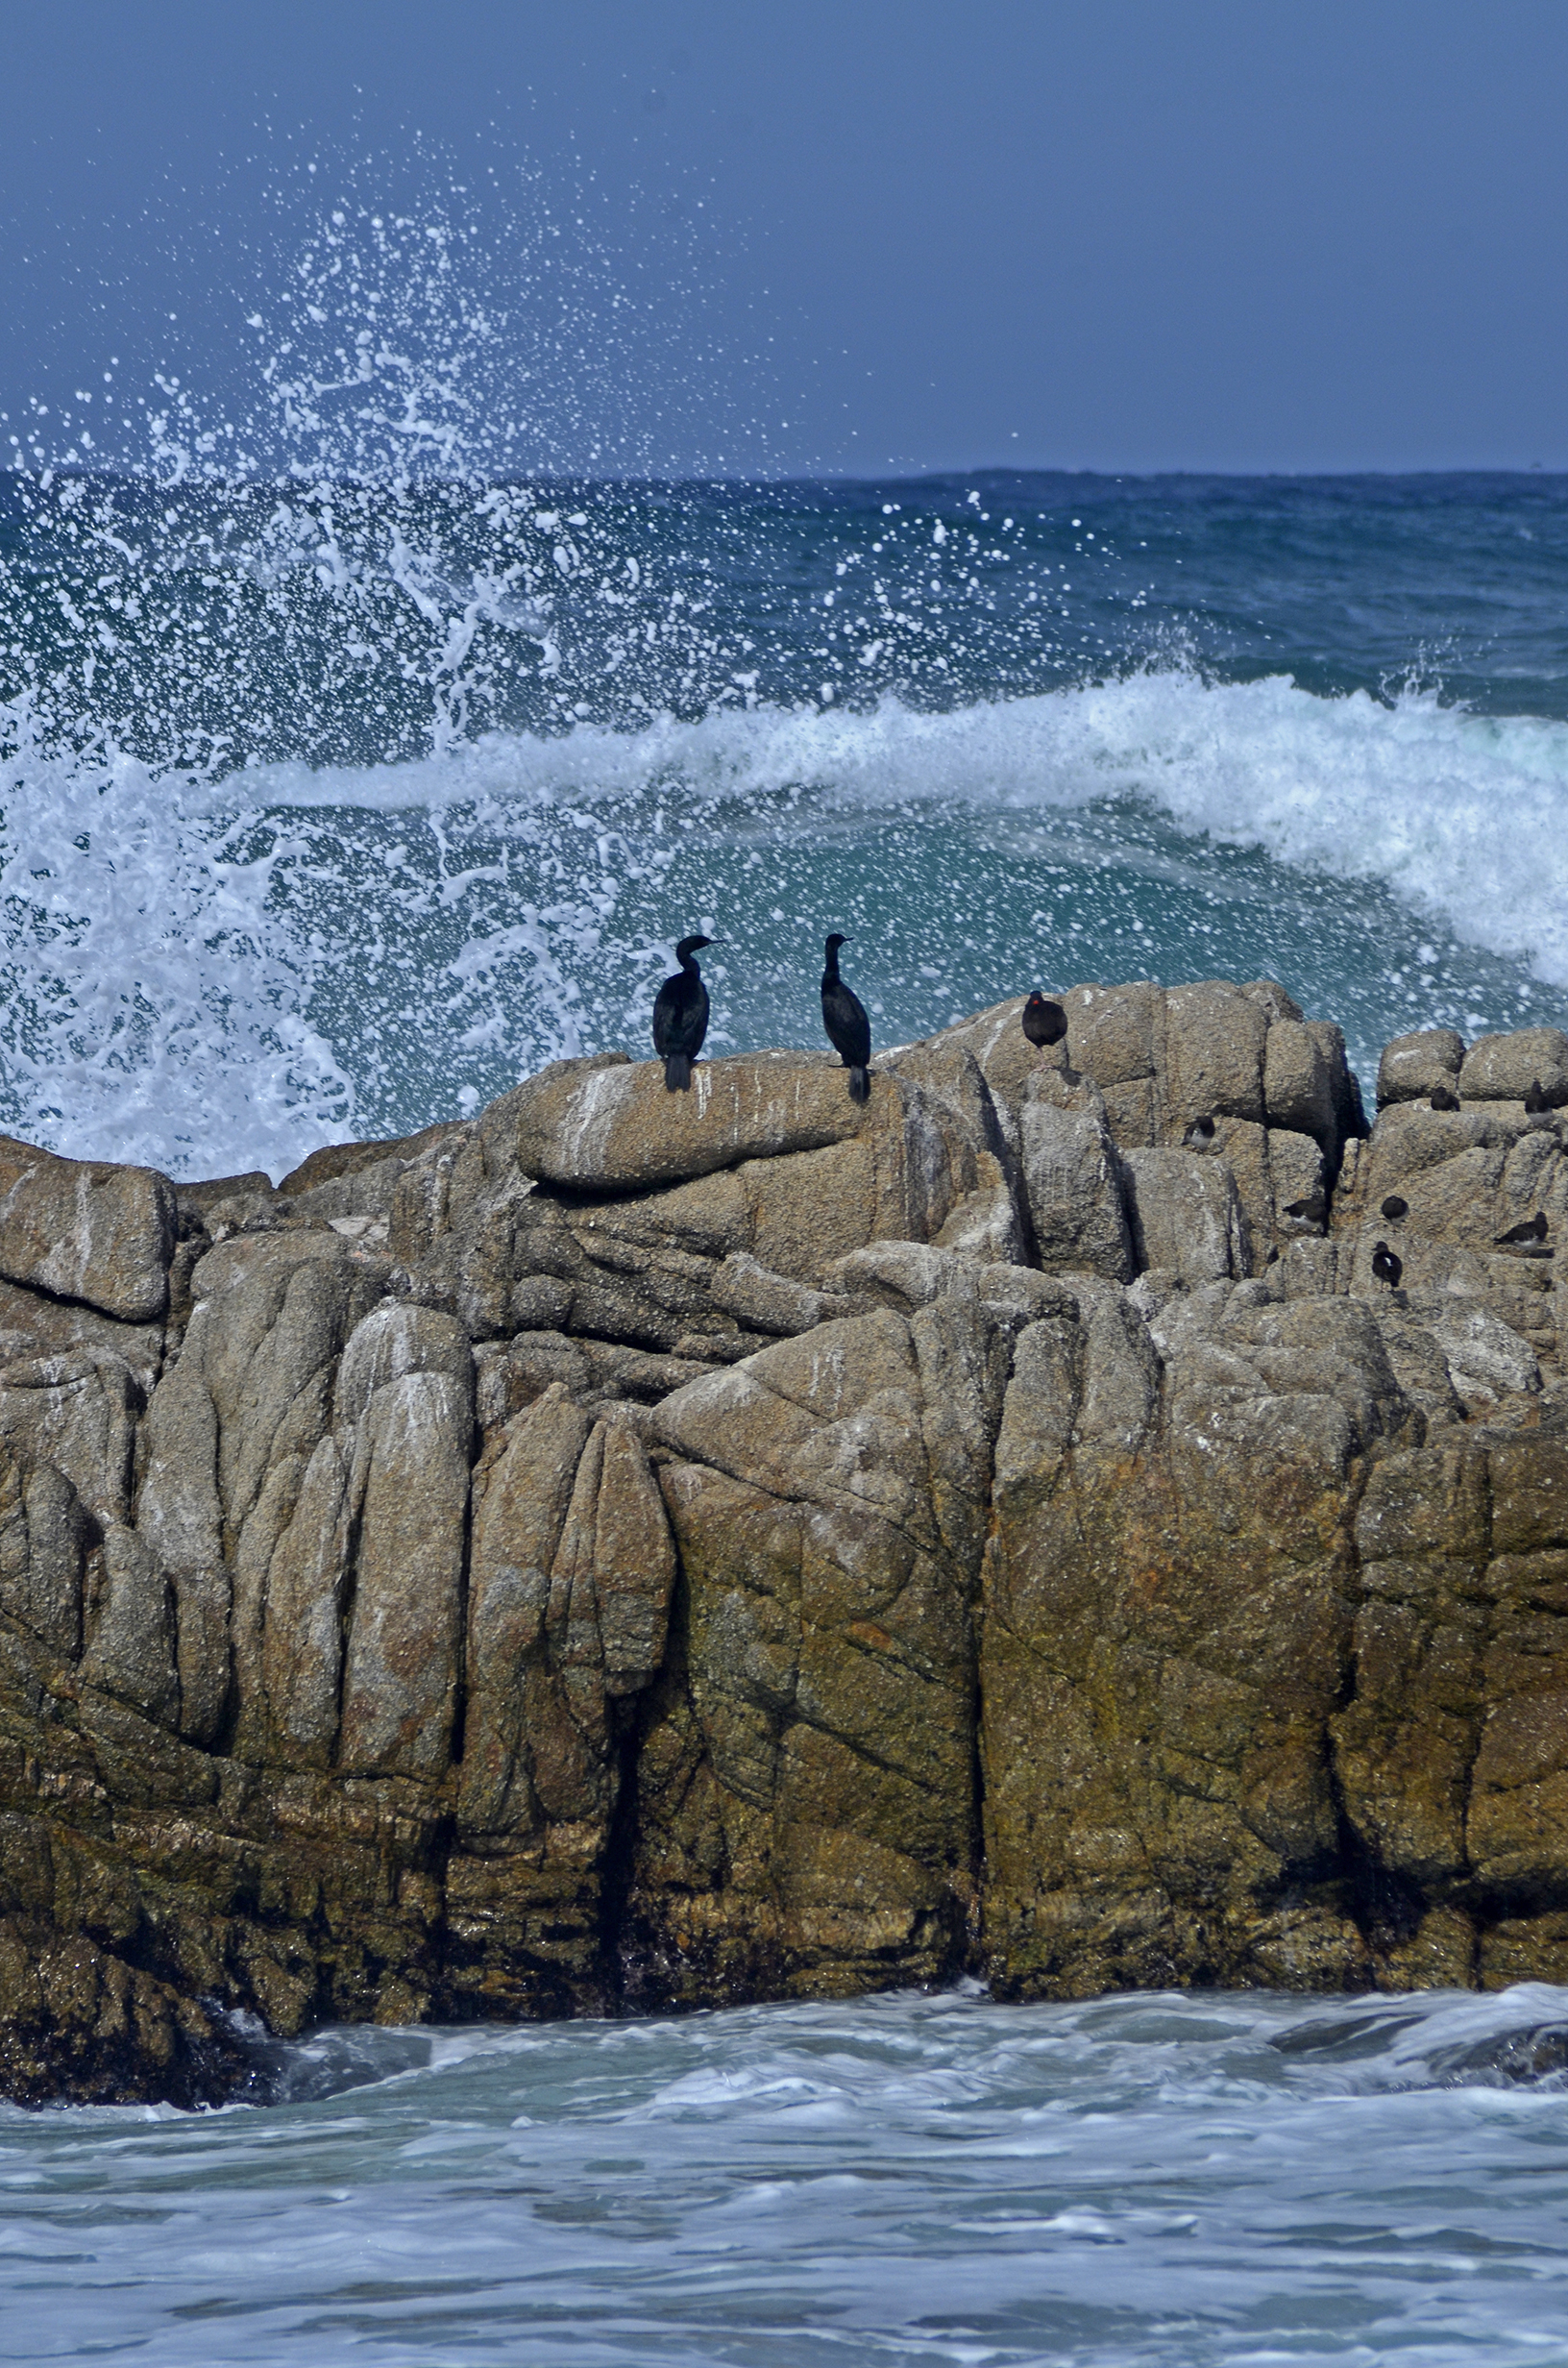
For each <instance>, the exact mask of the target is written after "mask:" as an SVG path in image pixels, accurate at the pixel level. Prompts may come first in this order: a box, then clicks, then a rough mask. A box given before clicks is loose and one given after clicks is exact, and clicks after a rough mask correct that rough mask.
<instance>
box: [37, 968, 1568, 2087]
mask: <svg viewBox="0 0 1568 2368" xmlns="http://www.w3.org/2000/svg"><path fill="white" fill-rule="evenodd" d="M1063 1001H1064V1004H1065V1007H1066V1011H1067V1015H1068V1032H1067V1036H1066V1040H1065V1042H1064V1043H1063V1044H1061V1045H1059V1046H1057V1047H1054V1048H1051V1050H1050V1051H1049V1052H1046V1053H1041V1052H1038V1051H1037V1050H1036V1049H1035V1048H1032V1047H1031V1046H1030V1045H1029V1044H1028V1043H1027V1041H1026V1040H1025V1039H1024V1037H1023V1035H1022V1033H1021V1030H1020V1029H1019V1026H1018V1013H1019V1008H1020V1004H1019V1002H1018V1001H1017V1000H1015V1001H1010V1002H1007V1003H1003V1004H1000V1005H997V1006H996V1007H995V1008H994V1009H993V1010H992V1011H989V1012H985V1013H981V1014H979V1015H978V1016H976V1017H975V1018H974V1019H972V1020H969V1021H967V1022H965V1023H964V1024H961V1025H959V1026H955V1027H952V1028H949V1029H947V1030H945V1031H944V1032H943V1033H942V1034H941V1035H938V1036H935V1037H933V1038H930V1039H928V1040H926V1041H925V1042H924V1043H921V1044H919V1045H915V1046H910V1047H907V1048H902V1049H901V1050H898V1051H895V1052H892V1053H889V1054H887V1055H885V1056H883V1057H881V1058H880V1059H879V1060H878V1062H877V1063H876V1065H875V1068H874V1072H873V1077H872V1089H871V1094H870V1099H869V1101H868V1102H867V1103H866V1104H865V1105H864V1106H862V1105H858V1104H855V1103H853V1102H851V1101H850V1100H849V1098H848V1095H847V1092H846V1090H845V1079H844V1074H843V1072H842V1070H841V1069H840V1068H839V1067H838V1066H837V1065H836V1064H834V1063H832V1062H831V1061H830V1060H828V1059H827V1058H826V1057H822V1058H817V1057H814V1056H811V1055H800V1054H789V1053H773V1054H761V1055H754V1056H747V1057H744V1058H737V1059H727V1060H718V1061H714V1062H712V1063H703V1064H700V1065H699V1066H698V1070H697V1072H696V1073H695V1078H694V1086H693V1090H692V1092H691V1093H690V1094H689V1095H685V1096H681V1097H679V1098H678V1103H677V1104H674V1105H673V1100H672V1098H670V1097H668V1096H666V1095H665V1093H664V1091H663V1087H662V1080H661V1077H660V1073H659V1069H658V1066H657V1064H654V1063H638V1064H634V1063H631V1062H628V1061H626V1060H625V1059H624V1058H623V1057H621V1056H619V1055H600V1056H598V1057H596V1058H594V1059H591V1060H579V1061H565V1062H558V1063H555V1064H554V1065H552V1067H551V1068H550V1069H547V1070H546V1071H544V1072H543V1073H541V1074H540V1075H539V1076H537V1077H533V1078H529V1079H527V1081H525V1082H524V1083H523V1084H522V1085H519V1086H518V1087H516V1088H515V1089H514V1090H513V1091H512V1092H511V1093H510V1094H508V1095H506V1096H504V1097H503V1098H502V1099H501V1100H499V1101H497V1102H495V1103H493V1104H492V1105H491V1106H490V1108H489V1109H487V1110H485V1111H483V1112H481V1113H480V1114H479V1116H478V1118H476V1119H475V1120H473V1121H471V1122H459V1123H455V1124H452V1125H442V1126H434V1127H430V1128H429V1129H427V1130H426V1132H425V1133H424V1134H422V1135H419V1136H415V1137H412V1138H410V1139H409V1140H407V1141H404V1142H400V1143H391V1144H351V1145H342V1146H336V1147H331V1148H329V1149H325V1150H322V1151H318V1152H316V1153H314V1154H313V1155H312V1156H311V1157H310V1158H309V1159H308V1160H306V1162H305V1163H304V1165H303V1166H302V1167H301V1168H299V1169H298V1170H296V1171H295V1172H294V1174H293V1175H291V1176H289V1177H285V1178H284V1180H283V1182H282V1185H281V1186H279V1187H277V1188H276V1189H275V1188H274V1187H273V1185H272V1183H271V1181H270V1179H269V1178H267V1177H266V1176H264V1175H261V1174H259V1173H253V1174H247V1175H237V1176H229V1177H222V1178H217V1179H213V1180H211V1181H208V1182H204V1183H198V1184H182V1185H176V1184H172V1183H170V1182H169V1181H168V1179H166V1178H164V1177H162V1176H159V1175H156V1174H154V1173H152V1172H149V1171H146V1170H139V1169H134V1168H115V1167H112V1166H108V1165H103V1164H97V1163H91V1164H89V1163H77V1162H72V1161H69V1160H63V1159H59V1158H56V1157H54V1156H52V1155H51V1154H49V1153H46V1152H42V1151H38V1150H35V1149H33V1148H31V1147H28V1146H25V1145H22V1144H17V1143H12V1142H9V1141H7V1142H0V2090H3V2091H4V2092H5V2093H7V2094H9V2095H12V2096H13V2097H19V2098H23V2099H31V2100H37V2099H42V2098H45V2097H75V2098H91V2097H110V2096H113V2097H169V2098H174V2099H176V2100H181V2101H186V2102H189V2101H194V2100H196V2099H199V2098H202V2097H210V2096H218V2095H222V2094H224V2093H227V2092H228V2091H229V2090H231V2089H232V2087H233V2084H235V2082H236V2081H238V2080H240V2079H242V2078H243V2077H244V2072H245V2063H246V2055H245V2045H244V2032H245V2029H246V2027H247V2026H246V2023H245V2019H244V2018H245V2017H246V2016H259V2017H260V2018H262V2020H263V2021H264V2022H265V2023H266V2024H267V2025H268V2026H269V2027H270V2028H271V2029H272V2030H273V2031H276V2032H279V2033H282V2034H284V2035H290V2034H294V2033H297V2032H299V2031H301V2030H302V2029H304V2028H306V2026H308V2025H309V2024H311V2023H314V2022H319V2021H321V2020H323V2019H327V2018H344V2019H356V2018H359V2019H362V2018H370V2017H374V2018H377V2019H380V2020H382V2021H404V2020H410V2019H421V2018H432V2017H433V2018H446V2019H458V2018H469V2017H475V2016H499V2017H522V2016H529V2015H545V2014H563V2013H570V2012H573V2011H582V2010H614V2009H616V2008H619V2007H623V2006H628V2005H630V2006H636V2007H639V2008H647V2009H656V2008H659V2007H664V2006H690V2005H697V2004H705V2003H708V2004H711V2003H719V2002H723V2001H730V2000H739V1999H744V1998H755V1997H762V1996H787V1995H796V1994H809V1993H832V1992H846V1991H850V1990H855V1989H861V1988H865V1987H869V1986H882V1985H888V1984H893V1983H909V1982H935V1981H940V1980H943V1979H945V1978H948V1977H950V1976H951V1975H953V1974H954V1973H956V1972H958V1971H961V1970H965V1969H968V1970H971V1971H975V1972H980V1973H983V1974H984V1975H986V1976H987V1977H988V1978H989V1979H990V1980H991V1981H992V1984H993V1985H994V1986H996V1988H997V1989H998V1991H999V1992H1000V1993H1002V1994H1004V1995H1008V1996H1013V1997H1018V1998H1026V1997H1040V1996H1059V1995H1081V1994H1084V1993H1086V1992H1090V1991H1094V1990H1098V1989H1101V1988H1105V1987H1108V1986H1117V1985H1145V1984H1170V1983H1219V1984H1227V1983H1231V1984H1234V1983H1249V1982H1269V1983H1279V1984H1286V1985H1291V1986H1304V1987H1332V1988H1341V1987H1345V1986H1372V1985H1384V1986H1407V1985H1412V1984H1414V1985H1422V1984H1433V1983H1447V1982H1459V1983H1473V1984H1482V1985H1492V1984H1502V1983H1505V1982H1508V1981H1513V1980H1516V1979H1519V1978H1522V1977H1526V1976H1530V1977H1536V1978H1543V1979H1552V1980H1557V1979H1562V1978H1564V1977H1565V1976H1568V1371H1565V1369H1564V1364H1563V1360H1562V1356H1561V1352H1560V1349H1559V1341H1560V1339H1561V1337H1562V1330H1563V1314H1564V1311H1563V1308H1562V1303H1561V1301H1560V1298H1559V1287H1558V1284H1557V1281H1556V1264H1555V1253H1556V1244H1557V1242H1558V1239H1559V1235H1561V1236H1562V1238H1563V1239H1564V1240H1568V1233H1564V1232H1563V1228H1564V1227H1568V1109H1564V1108H1561V1107H1559V1103H1564V1104H1568V1038H1564V1037H1562V1036H1559V1035H1557V1034H1556V1031H1553V1030H1548V1029H1531V1030H1525V1031H1521V1032H1520V1033H1519V1034H1518V1035H1516V1036H1511V1037H1508V1036H1504V1037H1496V1038H1489V1039H1488V1038H1483V1039H1482V1040H1481V1041H1480V1042H1479V1043H1477V1044H1473V1045H1471V1046H1469V1047H1468V1048H1466V1047H1465V1046H1464V1045H1463V1044H1462V1043H1461V1042H1460V1041H1459V1039H1458V1037H1456V1036H1454V1035H1452V1033H1451V1032H1449V1031H1444V1030H1433V1031H1429V1032H1428V1033H1427V1034H1426V1035H1423V1036H1416V1037H1407V1038H1402V1039H1400V1040H1398V1041H1397V1042H1396V1043H1395V1044H1393V1045H1391V1046H1389V1047H1388V1048H1387V1050H1386V1051H1385V1053H1384V1060H1383V1063H1382V1066H1381V1069H1380V1076H1379V1095H1378V1099H1379V1109H1378V1113H1377V1117H1376V1122H1375V1123H1373V1124H1372V1125H1371V1126H1370V1127H1369V1126H1368V1124H1367V1122H1366V1119H1365V1117H1364V1115H1363V1112H1362V1108H1361V1103H1360V1095H1359V1092H1358V1088H1357V1084H1356V1080H1355V1079H1354V1077H1353V1076H1352V1075H1351V1073H1350V1072H1349V1070H1348V1069H1347V1067H1346V1063H1345V1054H1344V1045H1343V1040H1342V1038H1341V1037H1340V1035H1339V1033H1338V1031H1337V1029H1335V1028H1334V1027H1332V1026H1329V1025H1327V1024H1321V1023H1315V1022H1310V1021H1307V1020H1305V1019H1304V1018H1303V1016H1302V1015H1301V1013H1300V1012H1299V1011H1298V1010H1297V1008H1296V1006H1295V1005H1294V1004H1293V1003H1292V1002H1291V1001H1290V999H1289V998H1288V997H1287V996H1286V995H1285V993H1284V992H1283V990H1282V989H1280V988H1279V987H1277V986H1275V985H1273V984H1271V983H1269V982H1266V981H1263V982H1259V983H1256V984H1253V985H1250V986H1240V987H1237V986H1233V985H1230V984H1227V983H1225V982H1207V983H1204V984H1199V985H1193V986H1186V987H1176V988H1170V989H1161V988H1159V987H1155V986H1151V985H1147V984H1139V985H1133V986H1127V987H1117V988H1107V987H1098V986H1085V987H1079V988H1076V989H1074V990H1073V991H1072V992H1071V993H1070V994H1068V995H1066V996H1065V997H1064V998H1063ZM1439 1083H1441V1084H1446V1085H1447V1086H1448V1087H1449V1089H1450V1090H1451V1091H1452V1092H1454V1093H1455V1094H1456V1095H1457V1096H1458V1101H1459V1107H1458V1110H1456V1111H1453V1112H1441V1111H1433V1109H1432V1108H1431V1106H1430V1096H1431V1092H1432V1090H1433V1085H1434V1084H1439ZM1536 1086H1539V1088H1540V1089H1541V1091H1540V1094H1539V1095H1538V1096H1537V1095H1535V1094H1534V1093H1533V1092H1531V1089H1532V1088H1534V1087H1536ZM1527 1092H1531V1100H1532V1102H1533V1101H1535V1100H1537V1099H1539V1100H1544V1101H1545V1102H1546V1103H1547V1105H1548V1106H1547V1107H1546V1108H1545V1109H1544V1110H1543V1109H1535V1108H1532V1109H1531V1111H1530V1112H1528V1113H1527V1112H1526V1110H1525V1108H1524V1098H1525V1095H1526V1094H1527ZM1205 1118H1212V1119H1213V1122H1214V1127H1213V1145H1212V1147H1210V1148H1208V1149H1205V1150H1201V1151H1200V1150H1195V1149H1192V1148H1189V1147H1188V1130H1189V1129H1190V1128H1191V1127H1192V1125H1193V1122H1195V1121H1197V1120H1200V1119H1205ZM1388 1212H1392V1214H1389V1213H1388ZM1539 1216H1544V1218H1545V1220H1546V1232H1545V1235H1544V1238H1543V1237H1540V1236H1539V1235H1538V1233H1537V1232H1534V1231H1531V1229H1530V1221H1532V1220H1534V1219H1535V1218H1537V1217H1539ZM1522 1229H1523V1230H1522ZM1510 1236H1511V1237H1512V1238H1511V1239H1510V1238H1509V1237H1510ZM1380 1240H1385V1241H1387V1242H1388V1243H1389V1244H1390V1246H1393V1247H1394V1248H1395V1249H1396V1251H1397V1254H1398V1256H1399V1257H1400V1259H1401V1261H1402V1264H1403V1273H1402V1277H1401V1284H1400V1287H1399V1288H1398V1289H1397V1290H1394V1291H1389V1290H1387V1289H1386V1288H1384V1286H1383V1285H1382V1284H1381V1283H1379V1282H1378V1281H1377V1280H1376V1279H1375V1278H1374V1276H1373V1274H1372V1270H1371V1263H1370V1262H1371V1252H1372V1248H1373V1246H1375V1244H1376V1243H1377V1242H1378V1241H1380Z"/></svg>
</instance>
